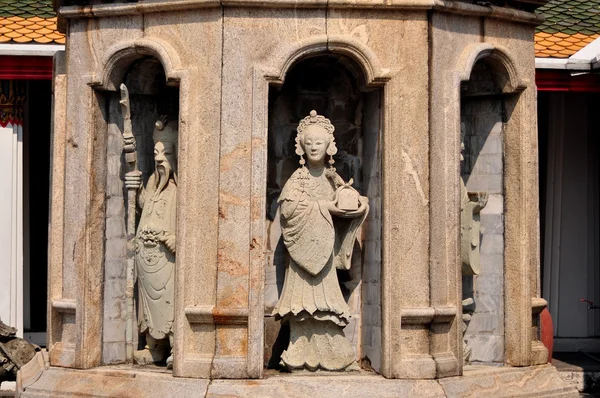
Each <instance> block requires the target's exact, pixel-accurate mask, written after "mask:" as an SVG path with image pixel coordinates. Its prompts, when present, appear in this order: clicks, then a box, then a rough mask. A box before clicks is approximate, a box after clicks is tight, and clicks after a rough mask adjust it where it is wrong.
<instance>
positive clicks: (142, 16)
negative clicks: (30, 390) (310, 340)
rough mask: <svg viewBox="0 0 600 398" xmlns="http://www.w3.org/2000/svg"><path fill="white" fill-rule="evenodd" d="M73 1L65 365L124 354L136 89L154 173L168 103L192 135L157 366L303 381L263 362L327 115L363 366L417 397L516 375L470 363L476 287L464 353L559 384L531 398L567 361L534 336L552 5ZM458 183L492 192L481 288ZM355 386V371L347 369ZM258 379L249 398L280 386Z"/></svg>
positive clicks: (63, 120) (62, 79)
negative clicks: (308, 136)
mask: <svg viewBox="0 0 600 398" xmlns="http://www.w3.org/2000/svg"><path fill="white" fill-rule="evenodd" d="M71 3H77V4H69V5H67V4H63V3H62V2H61V1H58V2H57V5H58V7H59V9H58V12H59V16H60V19H61V23H64V24H65V26H67V27H68V29H67V32H68V38H67V51H66V52H67V53H68V57H67V56H66V54H65V53H59V54H58V55H57V57H56V58H55V79H54V87H55V90H54V135H53V140H54V144H53V151H54V152H53V175H52V212H51V234H50V236H51V238H50V248H49V258H50V261H49V281H50V282H49V311H48V313H49V317H48V324H49V325H48V330H49V342H48V347H49V351H50V364H51V366H52V369H54V370H53V372H55V373H53V374H58V373H60V372H58V370H56V369H57V367H61V368H76V369H90V368H95V367H98V366H100V365H103V364H104V365H115V364H118V363H122V362H127V360H128V357H127V353H126V347H127V339H126V334H127V325H126V322H125V321H124V315H123V314H124V313H125V311H126V309H125V307H124V306H125V304H126V303H127V297H126V291H127V288H128V286H126V285H127V284H126V282H125V275H124V271H123V269H124V267H125V265H126V262H127V251H126V236H125V222H126V207H125V193H126V192H125V191H124V188H123V170H124V167H125V163H124V158H123V155H122V152H121V151H122V145H123V144H122V140H121V136H120V134H121V132H122V128H123V127H122V120H121V116H120V112H119V109H118V106H119V94H118V92H119V85H120V84H121V83H126V84H127V85H130V86H131V90H130V91H131V99H132V122H133V126H134V131H135V135H136V138H137V139H138V141H139V147H138V157H139V159H140V162H141V163H140V168H141V170H142V172H143V174H144V178H146V177H147V175H148V173H150V172H151V170H152V162H151V157H152V156H151V153H152V152H150V148H149V147H148V145H149V144H148V143H149V142H150V140H149V137H150V135H149V134H151V129H152V125H151V124H152V123H153V122H154V120H155V119H156V117H157V115H158V114H160V113H165V112H166V113H167V114H169V115H171V118H172V120H177V124H178V132H179V141H178V159H177V163H178V176H177V179H178V180H177V256H176V266H175V269H176V271H175V300H174V301H175V304H174V307H175V320H174V352H173V360H174V362H173V371H172V373H171V372H166V373H160V372H159V373H160V374H161V375H162V376H160V377H162V378H161V379H160V380H163V381H164V382H165V383H167V384H169V383H179V384H177V385H179V386H183V385H187V386H196V387H194V388H199V387H198V386H199V385H200V384H201V383H203V382H205V383H208V382H206V380H207V379H261V378H266V379H267V380H265V381H264V383H267V384H265V385H268V386H271V387H273V386H275V387H273V388H275V389H276V390H277V388H279V387H278V386H283V385H284V384H285V383H292V384H293V381H290V380H294V377H295V376H294V377H287V376H286V375H285V374H280V373H278V372H277V370H271V369H268V368H276V367H277V364H278V355H280V353H281V350H282V349H285V347H282V344H281V343H282V342H283V344H285V341H286V337H285V333H286V331H285V328H282V329H281V330H280V325H279V322H275V321H274V319H273V318H272V317H271V316H270V314H271V309H272V308H273V306H274V305H275V303H276V302H277V299H278V296H279V294H280V290H281V284H282V281H283V278H284V273H285V267H286V264H287V257H286V256H287V254H286V252H285V250H283V247H282V244H281V241H280V235H281V230H280V226H279V217H278V208H277V204H276V202H277V197H278V195H279V193H280V191H281V189H282V187H283V184H285V182H286V181H287V179H288V178H289V176H290V174H291V173H292V172H293V171H294V170H295V169H296V168H297V167H298V157H297V155H295V153H294V138H295V129H296V127H297V126H298V123H299V121H300V119H302V118H303V117H305V116H307V115H308V113H309V112H310V111H311V110H312V109H315V110H317V111H318V113H319V114H322V115H324V116H326V117H328V118H330V119H331V122H332V123H333V125H334V126H335V128H336V131H335V133H334V134H335V137H336V141H337V145H338V149H339V152H338V153H337V155H336V156H335V167H336V168H337V171H338V173H339V174H340V175H341V176H342V177H343V178H344V179H346V180H347V179H349V178H353V180H354V184H355V185H354V186H355V187H356V189H357V190H358V191H359V192H360V193H361V194H362V195H366V196H367V197H368V198H369V202H370V213H369V216H368V219H367V221H366V222H365V223H364V224H363V227H362V229H361V231H360V233H359V234H358V239H357V240H356V243H355V246H354V252H353V253H354V254H353V264H352V267H351V269H350V271H348V272H340V274H339V279H340V281H341V287H342V290H343V292H344V295H345V299H346V300H347V302H348V303H349V305H350V307H351V312H352V315H353V321H352V322H351V323H350V324H349V325H348V326H347V327H346V330H345V333H346V335H347V336H348V338H349V339H350V340H351V342H352V346H353V348H354V349H355V353H356V359H357V360H358V362H359V364H360V365H361V366H362V372H361V373H357V374H356V377H358V376H360V377H367V379H364V380H370V382H373V383H383V382H384V381H385V382H386V383H388V382H389V383H392V384H385V385H389V386H395V387H393V388H391V389H390V390H389V391H391V392H390V394H392V393H394V394H396V396H402V395H411V391H412V394H413V395H423V394H420V393H418V392H416V391H417V390H410V388H413V387H414V388H417V389H418V388H420V387H418V386H421V385H424V386H425V385H426V386H429V387H431V388H433V389H434V390H435V391H437V393H436V394H437V395H442V394H443V393H444V391H445V393H446V394H447V395H460V394H459V393H458V392H457V391H458V390H456V389H457V388H458V389H460V388H463V387H464V388H466V390H465V391H468V389H469V388H471V387H472V386H473V383H476V382H479V381H477V380H480V379H478V377H483V378H484V379H485V380H488V381H490V380H499V379H494V377H496V376H493V375H492V376H489V377H488V376H482V373H477V375H479V376H477V375H472V376H468V372H467V370H468V367H463V360H462V358H463V330H462V325H463V321H462V319H463V308H462V301H463V291H464V292H466V294H472V293H471V292H474V294H473V295H474V298H475V310H474V313H473V317H472V321H471V324H470V325H469V327H470V328H471V329H469V330H468V331H467V336H468V341H469V344H472V345H473V344H479V343H481V344H482V347H483V344H487V343H485V342H484V337H485V338H487V339H488V341H491V340H493V341H495V342H496V343H497V344H496V346H495V348H494V349H495V350H496V351H494V352H495V354H494V355H492V356H485V355H483V354H487V351H486V349H487V348H485V347H484V348H482V349H481V350H479V351H477V350H475V349H474V350H473V353H474V355H473V356H472V359H473V360H474V361H475V359H476V358H479V359H477V360H476V361H477V362H481V363H490V362H494V363H496V364H500V363H502V364H504V365H507V366H511V367H512V368H510V369H508V370H506V373H502V374H503V375H505V376H498V377H500V378H501V377H504V379H502V380H505V381H507V380H511V377H513V376H511V375H520V376H518V377H521V376H522V377H529V376H531V374H532V373H536V372H537V373H536V374H540V373H543V374H545V375H547V376H548V378H550V379H551V380H552V382H551V383H550V382H548V383H546V382H545V381H544V380H550V379H545V378H539V380H540V383H538V384H535V386H534V387H535V388H536V390H535V392H536V394H541V395H544V394H545V393H548V394H546V395H550V392H552V394H554V392H553V391H554V390H552V388H555V387H556V388H559V387H557V386H559V385H560V383H558V382H555V381H556V380H557V379H556V378H555V377H557V376H556V372H555V371H554V370H552V369H553V368H549V367H547V366H541V367H540V366H537V365H540V364H543V363H545V360H546V358H547V351H546V349H545V348H544V347H543V345H542V344H541V343H540V342H539V339H538V330H537V316H538V313H539V311H541V309H543V308H544V306H545V302H544V301H543V300H541V299H540V298H539V293H540V292H539V280H538V279H539V274H538V265H539V253H538V247H539V230H538V188H537V184H538V181H537V178H538V177H537V171H536V170H537V131H536V123H535V114H536V111H535V108H536V103H535V85H534V74H535V65H534V62H533V43H532V39H531V38H532V36H533V32H534V27H535V25H536V24H538V23H539V18H538V17H536V16H535V15H534V14H533V13H531V12H530V11H531V10H532V9H533V8H534V5H532V4H534V3H535V2H518V1H517V2H511V4H512V5H514V6H515V7H516V8H515V7H513V8H510V7H509V6H496V5H492V6H482V5H475V4H470V3H468V2H462V1H456V2H454V1H447V2H433V1H432V2H427V1H420V2H415V1H403V0H400V1H397V2H393V4H392V3H385V4H383V3H381V4H377V5H375V3H373V2H371V1H363V0H357V1H353V2H352V4H350V3H349V2H346V1H343V0H342V1H338V2H327V3H326V4H325V3H322V2H313V1H306V2H304V1H300V2H298V1H288V0H280V1H277V2H269V1H267V2H261V3H257V2H254V3H252V2H247V1H237V0H229V1H227V2H221V3H211V2H206V1H203V0H189V1H184V2H183V1H182V2H179V1H175V2H172V1H152V2H145V1H144V2H137V3H136V4H129V3H124V2H112V3H111V4H99V3H96V2H94V3H93V4H91V5H89V4H88V5H85V6H82V4H79V3H80V2H77V1H71ZM461 122H462V124H463V125H464V126H465V128H464V131H465V136H466V137H467V138H468V140H467V141H468V142H467V145H466V155H467V156H466V157H467V161H465V162H463V165H462V166H461V160H460V158H461ZM144 157H145V160H143V159H144ZM142 164H143V166H142ZM461 168H462V170H461ZM461 175H462V177H463V179H467V180H468V181H467V182H466V185H467V188H468V189H472V190H486V191H488V193H489V197H490V199H489V203H488V205H487V207H486V208H485V209H484V210H482V214H481V230H482V231H483V235H482V239H481V253H480V254H481V260H482V269H483V272H482V273H481V274H480V275H478V276H476V277H474V278H472V279H473V284H472V285H470V284H469V283H470V281H467V280H465V281H463V277H462V273H461V262H460V261H461V260H460V258H461V253H460V247H461V244H460V240H461V238H460V237H461V231H460V229H461V228H460V223H459V220H460V213H461V210H460V209H461V195H460V192H461V185H460V182H461ZM476 184H479V185H476ZM486 209H487V210H486ZM486 212H487V213H486ZM463 284H464V286H463ZM471 286H472V287H471ZM477 324H479V325H480V326H478V328H479V329H477V330H476V326H477ZM489 324H491V326H489ZM488 326H489V327H488ZM490 331H491V332H490ZM488 332H490V333H488ZM491 337H493V339H492V338H491ZM478 342H479V343H478ZM137 343H138V344H139V345H142V344H143V341H142V340H141V339H140V340H139V341H138V342H137ZM480 354H481V355H480ZM517 367H520V368H522V369H517ZM109 369H117V370H115V372H120V371H121V370H122V369H127V370H126V372H130V373H131V372H133V373H135V374H137V376H136V377H134V378H130V379H127V380H129V381H130V382H131V383H138V382H139V383H142V380H145V379H144V377H146V376H144V374H145V372H146V371H145V370H144V369H143V368H137V367H131V366H130V365H127V364H121V365H118V366H116V367H114V366H111V367H110V368H109ZM118 369H121V370H118ZM56 372H58V373H56ZM65 372H66V371H65ZM364 373H367V374H368V375H370V376H367V375H365V374H364ZM61 374H62V373H61ZM86 374H87V373H86V372H79V373H78V375H79V376H78V377H87V376H82V375H86ZM90 374H91V373H90ZM320 374H324V372H323V373H320ZM486 374H487V373H486ZM94 375H95V376H93V377H98V374H96V373H94ZM273 375H277V377H272V376H273ZM325 375H327V374H326V373H325ZM461 375H464V376H465V377H451V376H461ZM528 375H529V376H528ZM49 377H50V376H49ZM90 377H92V376H90ZM156 377H159V376H156ZM299 377H301V376H299ZM514 377H517V376H514ZM188 378H192V379H196V380H192V381H190V380H189V379H188ZM384 378H386V379H413V381H410V382H409V381H408V380H403V381H402V382H400V381H393V380H383V379H384ZM198 379H204V380H205V381H202V380H198ZM317 379H318V378H317ZM317 379H314V380H317ZM414 379H416V380H414ZM431 379H439V380H438V381H435V380H431ZM530 379H532V380H533V379H535V378H534V377H533V376H532V377H531V378H530ZM136 380H137V381H136ZM286 380H287V381H286ZM302 380H305V379H302ZM319 380H320V379H319ZM328 380H329V379H328ZM339 380H346V381H348V382H352V383H354V382H355V379H354V376H353V375H352V373H351V372H349V373H348V374H347V375H346V376H344V377H341V378H340V379H339ZM469 380H471V381H469ZM528 380H529V379H528ZM536 380H538V379H536ZM492 382H493V383H495V381H490V383H492ZM186 383H191V384H186ZM194 383H197V384H194ZM198 383H199V384H198ZM230 383H233V384H231V386H233V385H238V386H242V385H243V386H245V387H244V388H246V387H248V388H250V385H246V384H243V382H242V381H237V382H234V381H231V382H230ZM236 383H238V384H236ZM240 383H242V384H240ZM260 383H263V381H260V382H259V381H256V384H254V385H253V386H254V387H252V388H256V389H257V390H252V391H254V392H253V393H254V394H255V395H269V394H272V392H271V390H268V388H267V387H265V388H267V390H268V393H264V394H263V392H265V391H267V390H260V388H263V387H261V386H263V384H260ZM307 383H308V384H307V385H309V384H310V383H309V382H308V381H307ZM394 383H395V384H394ZM403 383H404V384H403ZM411 383H413V384H411ZM419 383H424V384H419ZM469 383H471V384H469ZM507 383H509V382H508V381H507ZM536 383H537V382H536ZM543 383H545V384H543ZM105 384H107V383H105ZM108 384H109V383H108ZM542 384H543V386H542V387H539V386H541V385H542ZM117 385H120V386H122V384H118V383H115V388H116V386H117ZM172 385H174V384H172ZM229 385H230V384H227V383H226V381H225V380H220V381H219V382H218V383H217V382H213V383H211V385H210V388H213V389H214V388H221V387H223V388H225V387H224V386H229ZM379 385H380V386H383V385H384V384H379ZM204 386H205V387H206V388H209V387H207V386H208V384H204ZM400 386H408V387H406V388H408V390H402V391H403V392H402V391H400V390H398V389H396V388H400ZM411 386H412V387H411ZM470 386H471V387H470ZM429 387H427V388H429ZM538 387H539V388H538ZM111 388H112V387H111ZM190 388H191V387H190ZM232 388H233V387H232ZM240 388H241V387H240ZM281 388H282V390H277V391H279V392H280V393H281V394H285V393H284V392H282V391H287V390H285V388H284V387H281ZM290 388H291V387H290ZM294 388H295V387H294ZM307 388H308V387H307ZM310 388H312V387H310ZM315 388H316V389H314V390H311V391H312V392H311V393H310V395H314V394H316V393H318V392H319V389H318V386H317V387H315ZM382 388H383V387H382ZM402 388H404V387H402ZM560 388H562V387H560ZM359 390H360V391H362V389H361V388H359ZM155 391H161V390H160V389H157V390H155ZM165 391H169V389H168V388H167V389H166V390H165ZM231 391H233V390H231ZM231 391H230V392H229V393H224V395H236V394H235V393H233V392H231ZM244 391H245V392H244V393H248V394H252V391H251V390H247V391H246V390H244ZM261 391H262V392H261ZM273 391H275V390H273ZM307 391H308V390H306V391H305V393H307ZM357 391H358V390H357ZM380 391H381V390H380ZM419 391H420V390H419ZM532 391H533V390H532ZM518 392H519V393H520V392H521V391H520V390H519V391H518ZM40 394H41V393H40ZM436 394H433V395H436ZM42 395H43V394H42ZM115 395H119V394H118V393H117V392H115ZM292 395H293V394H292ZM373 395H376V396H385V394H377V393H374V394H373ZM388 395H389V394H388ZM392 395H393V394H392ZM508 395H510V394H508Z"/></svg>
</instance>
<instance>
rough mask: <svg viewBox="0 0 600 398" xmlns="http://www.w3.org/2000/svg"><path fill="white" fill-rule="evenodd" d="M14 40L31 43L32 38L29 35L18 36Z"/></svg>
mask: <svg viewBox="0 0 600 398" xmlns="http://www.w3.org/2000/svg"><path fill="white" fill-rule="evenodd" d="M13 40H14V41H16V42H17V43H29V42H30V41H32V39H30V38H29V37H26V36H22V37H17V38H14V39H13Z"/></svg>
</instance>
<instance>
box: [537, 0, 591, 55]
mask: <svg viewBox="0 0 600 398" xmlns="http://www.w3.org/2000/svg"><path fill="white" fill-rule="evenodd" d="M536 13H538V14H542V15H544V17H545V18H546V21H545V22H544V23H543V24H542V25H540V26H538V27H537V29H536V33H535V56H536V57H538V58H550V57H551V58H568V57H570V56H571V55H573V54H575V53H576V52H578V51H579V50H581V49H582V48H583V47H585V46H587V45H588V44H589V43H591V42H592V41H594V39H596V38H598V37H600V0H551V1H549V2H548V3H547V4H545V5H544V6H542V7H540V8H538V9H537V11H536Z"/></svg>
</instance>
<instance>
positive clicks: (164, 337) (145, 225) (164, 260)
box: [125, 119, 178, 367]
mask: <svg viewBox="0 0 600 398" xmlns="http://www.w3.org/2000/svg"><path fill="white" fill-rule="evenodd" d="M153 138H154V163H155V171H154V173H153V174H152V175H151V176H150V178H149V179H148V182H147V183H146V185H145V187H142V186H141V173H140V172H129V173H127V174H126V176H125V181H126V186H127V188H138V189H139V191H138V198H137V199H138V206H139V208H140V209H141V217H140V221H139V225H138V228H137V233H136V239H135V271H136V276H137V282H138V298H139V301H138V325H139V332H140V333H145V335H146V343H147V345H146V348H145V350H142V351H138V352H136V353H135V355H134V358H135V360H136V362H137V363H139V364H145V363H148V362H159V361H163V360H165V357H167V358H166V362H167V367H171V366H172V363H173V355H172V352H173V320H174V304H175V303H174V300H175V295H174V287H175V280H174V279H175V253H176V248H177V235H176V203H177V159H176V153H177V138H178V137H177V122H176V121H172V122H169V123H168V124H166V125H165V120H164V119H163V120H160V121H157V122H156V125H155V129H154V133H153Z"/></svg>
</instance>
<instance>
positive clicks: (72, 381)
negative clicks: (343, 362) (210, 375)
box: [22, 365, 578, 398]
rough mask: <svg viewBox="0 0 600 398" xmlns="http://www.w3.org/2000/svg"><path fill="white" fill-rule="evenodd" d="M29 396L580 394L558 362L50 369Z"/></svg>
mask: <svg viewBox="0 0 600 398" xmlns="http://www.w3.org/2000/svg"><path fill="white" fill-rule="evenodd" d="M22 396H23V397H123V398H130V397H131V398H137V397H140V396H144V397H149V398H153V397H165V396H169V397H212V398H217V397H223V398H224V397H263V398H270V397H273V398H280V397H291V398H306V397H328V396H331V397H345V398H362V397H381V398H388V397H389V398H392V397H394V398H396V397H424V398H425V397H432V398H433V397H440V398H441V397H449V398H450V397H451V398H456V397H480V396H485V397H489V398H496V397H498V398H500V397H540V398H542V397H543V398H545V397H549V396H552V397H565V398H566V397H573V398H576V397H578V393H577V390H576V389H575V388H574V387H570V386H567V385H565V384H564V382H563V381H562V380H561V377H560V376H559V374H558V372H557V371H556V369H555V368H554V367H552V366H549V365H545V366H534V367H529V368H501V367H486V366H477V367H473V366H468V367H466V369H465V376H462V377H451V378H446V379H441V380H438V381H435V380H389V379H385V378H383V377H381V376H376V375H373V374H369V373H367V372H356V374H351V375H348V374H343V375H331V374H324V373H323V372H320V373H316V374H310V373H308V372H305V373H299V374H294V375H289V374H288V375H286V374H278V373H269V374H267V375H266V378H265V379H263V380H212V381H210V380H199V379H187V378H173V377H172V376H171V375H170V374H169V373H165V372H164V371H160V370H159V369H156V370H155V371H139V370H136V369H135V368H131V367H130V366H125V365H121V366H111V367H103V368H98V369H95V370H85V371H80V370H72V369H62V368H50V369H49V370H46V371H45V372H44V373H43V374H42V376H41V378H40V379H39V380H37V381H36V382H35V383H34V384H33V385H31V386H29V387H28V388H27V389H26V390H25V391H24V393H23V395H22Z"/></svg>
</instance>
